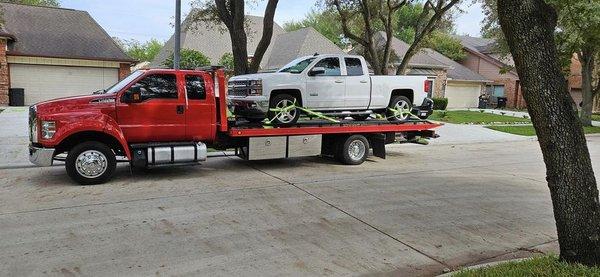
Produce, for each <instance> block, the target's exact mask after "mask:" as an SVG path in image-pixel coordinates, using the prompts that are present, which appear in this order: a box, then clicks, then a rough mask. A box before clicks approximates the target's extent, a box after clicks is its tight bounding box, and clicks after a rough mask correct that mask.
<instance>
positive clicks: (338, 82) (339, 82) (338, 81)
mask: <svg viewBox="0 0 600 277" xmlns="http://www.w3.org/2000/svg"><path fill="white" fill-rule="evenodd" d="M343 82H344V81H342V80H335V83H336V84H341V83H343Z"/></svg>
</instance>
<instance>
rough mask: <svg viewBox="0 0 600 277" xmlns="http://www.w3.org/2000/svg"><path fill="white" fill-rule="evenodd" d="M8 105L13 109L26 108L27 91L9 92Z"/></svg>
mask: <svg viewBox="0 0 600 277" xmlns="http://www.w3.org/2000/svg"><path fill="white" fill-rule="evenodd" d="M8 105H9V106H13V107H22V106H25V89H22V88H11V89H9V90H8Z"/></svg>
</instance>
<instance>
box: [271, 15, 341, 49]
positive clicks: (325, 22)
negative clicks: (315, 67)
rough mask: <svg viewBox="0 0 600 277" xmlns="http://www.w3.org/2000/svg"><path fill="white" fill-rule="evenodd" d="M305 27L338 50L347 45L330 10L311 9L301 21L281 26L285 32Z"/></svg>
mask: <svg viewBox="0 0 600 277" xmlns="http://www.w3.org/2000/svg"><path fill="white" fill-rule="evenodd" d="M306 27H312V28H314V29H315V30H317V32H319V33H321V35H323V36H324V37H326V38H328V39H329V40H330V41H331V42H333V43H335V44H336V45H337V46H339V47H340V48H345V47H346V46H347V45H348V40H346V39H344V32H343V31H342V26H341V25H340V22H339V20H338V17H337V15H336V13H335V12H334V11H333V10H331V9H326V10H317V9H315V8H313V9H312V10H311V11H310V12H309V13H308V14H307V15H306V18H304V19H303V20H301V21H298V22H296V21H291V22H288V23H285V24H284V25H283V28H284V29H285V30H286V31H287V32H291V31H296V30H299V29H302V28H306Z"/></svg>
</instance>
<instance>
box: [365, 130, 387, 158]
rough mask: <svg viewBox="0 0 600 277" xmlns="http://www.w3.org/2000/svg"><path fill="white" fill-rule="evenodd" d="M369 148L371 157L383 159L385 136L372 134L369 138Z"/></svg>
mask: <svg viewBox="0 0 600 277" xmlns="http://www.w3.org/2000/svg"><path fill="white" fill-rule="evenodd" d="M369 139H370V143H371V147H373V156H375V157H379V158H382V159H385V144H386V135H385V134H373V135H371V136H369Z"/></svg>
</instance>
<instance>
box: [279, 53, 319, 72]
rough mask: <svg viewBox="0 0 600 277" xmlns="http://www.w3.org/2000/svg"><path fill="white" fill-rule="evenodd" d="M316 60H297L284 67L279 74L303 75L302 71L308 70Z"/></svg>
mask: <svg viewBox="0 0 600 277" xmlns="http://www.w3.org/2000/svg"><path fill="white" fill-rule="evenodd" d="M314 60H315V58H306V57H304V58H299V59H295V60H293V61H292V62H290V63H288V64H286V65H285V66H283V67H282V68H281V69H280V70H279V71H278V72H289V73H294V74H299V73H302V71H304V69H306V68H307V67H308V66H309V65H310V64H311V63H312V62H313V61H314Z"/></svg>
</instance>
